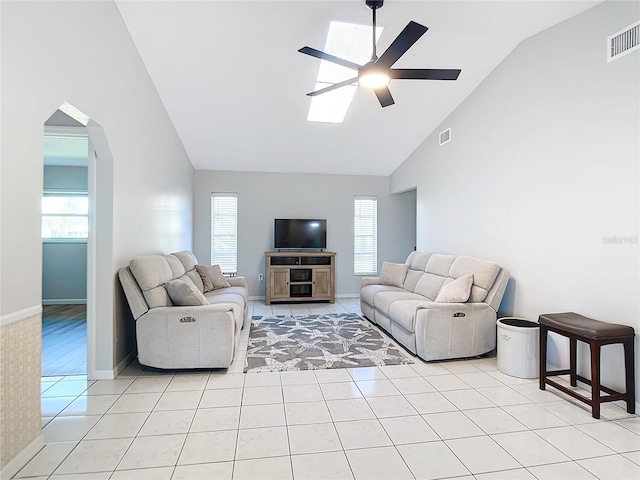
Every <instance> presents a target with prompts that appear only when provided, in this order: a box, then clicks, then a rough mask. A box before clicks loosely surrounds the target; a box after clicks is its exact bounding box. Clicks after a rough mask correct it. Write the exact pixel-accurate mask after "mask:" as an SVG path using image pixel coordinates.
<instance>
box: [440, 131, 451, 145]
mask: <svg viewBox="0 0 640 480" xmlns="http://www.w3.org/2000/svg"><path fill="white" fill-rule="evenodd" d="M450 141H451V128H447V129H446V130H445V131H444V132H440V146H442V145H444V144H445V143H449V142H450Z"/></svg>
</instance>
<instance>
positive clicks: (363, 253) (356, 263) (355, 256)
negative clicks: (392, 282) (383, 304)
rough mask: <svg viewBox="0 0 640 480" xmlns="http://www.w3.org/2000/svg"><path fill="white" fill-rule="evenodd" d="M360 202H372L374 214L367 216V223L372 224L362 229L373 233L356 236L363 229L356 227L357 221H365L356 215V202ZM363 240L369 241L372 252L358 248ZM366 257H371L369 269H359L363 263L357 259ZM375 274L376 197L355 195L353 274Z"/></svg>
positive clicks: (376, 240) (376, 241) (376, 255)
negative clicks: (366, 228) (368, 229)
mask: <svg viewBox="0 0 640 480" xmlns="http://www.w3.org/2000/svg"><path fill="white" fill-rule="evenodd" d="M362 201H374V204H373V205H374V206H373V209H375V212H374V213H373V214H370V215H369V217H370V218H369V221H372V223H371V224H370V225H364V227H368V228H370V229H372V230H373V232H372V233H370V234H368V235H365V234H358V230H359V229H361V228H363V226H362V225H358V222H359V220H360V221H362V220H365V219H366V218H365V219H363V218H360V217H362V215H360V216H359V215H358V202H362ZM373 209H372V210H373ZM363 238H369V239H371V240H370V242H371V244H372V246H373V250H372V251H369V252H367V251H366V250H364V249H362V248H359V246H358V242H359V240H361V239H363ZM366 255H369V256H372V257H373V258H372V260H371V261H370V262H369V264H368V265H367V266H368V267H370V268H369V269H366V268H359V267H362V263H363V262H362V260H361V259H359V258H358V257H359V256H366ZM377 273H378V197H377V196H375V195H355V196H354V201H353V274H354V275H361V276H364V275H377Z"/></svg>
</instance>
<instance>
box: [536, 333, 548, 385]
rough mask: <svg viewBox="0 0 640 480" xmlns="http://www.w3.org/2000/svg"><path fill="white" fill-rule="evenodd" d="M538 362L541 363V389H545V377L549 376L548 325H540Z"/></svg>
mask: <svg viewBox="0 0 640 480" xmlns="http://www.w3.org/2000/svg"><path fill="white" fill-rule="evenodd" d="M538 353H539V354H538V357H539V358H538V362H539V363H540V373H539V374H540V390H545V382H544V381H545V379H546V378H547V327H546V326H545V325H540V352H538Z"/></svg>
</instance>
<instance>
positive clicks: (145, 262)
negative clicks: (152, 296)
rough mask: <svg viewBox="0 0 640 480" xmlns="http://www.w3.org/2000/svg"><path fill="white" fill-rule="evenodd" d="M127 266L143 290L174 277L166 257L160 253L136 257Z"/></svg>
mask: <svg viewBox="0 0 640 480" xmlns="http://www.w3.org/2000/svg"><path fill="white" fill-rule="evenodd" d="M129 268H130V269H131V273H133V276H134V277H135V279H136V282H138V285H139V286H140V289H141V290H142V291H143V292H144V291H146V290H151V289H152V288H155V287H158V286H160V285H163V284H165V283H166V282H168V281H169V280H172V279H173V278H174V277H173V272H172V271H171V267H170V266H169V264H168V263H167V259H166V258H165V257H164V256H162V255H146V256H144V257H136V258H134V259H132V260H131V261H130V262H129ZM149 306H151V305H149Z"/></svg>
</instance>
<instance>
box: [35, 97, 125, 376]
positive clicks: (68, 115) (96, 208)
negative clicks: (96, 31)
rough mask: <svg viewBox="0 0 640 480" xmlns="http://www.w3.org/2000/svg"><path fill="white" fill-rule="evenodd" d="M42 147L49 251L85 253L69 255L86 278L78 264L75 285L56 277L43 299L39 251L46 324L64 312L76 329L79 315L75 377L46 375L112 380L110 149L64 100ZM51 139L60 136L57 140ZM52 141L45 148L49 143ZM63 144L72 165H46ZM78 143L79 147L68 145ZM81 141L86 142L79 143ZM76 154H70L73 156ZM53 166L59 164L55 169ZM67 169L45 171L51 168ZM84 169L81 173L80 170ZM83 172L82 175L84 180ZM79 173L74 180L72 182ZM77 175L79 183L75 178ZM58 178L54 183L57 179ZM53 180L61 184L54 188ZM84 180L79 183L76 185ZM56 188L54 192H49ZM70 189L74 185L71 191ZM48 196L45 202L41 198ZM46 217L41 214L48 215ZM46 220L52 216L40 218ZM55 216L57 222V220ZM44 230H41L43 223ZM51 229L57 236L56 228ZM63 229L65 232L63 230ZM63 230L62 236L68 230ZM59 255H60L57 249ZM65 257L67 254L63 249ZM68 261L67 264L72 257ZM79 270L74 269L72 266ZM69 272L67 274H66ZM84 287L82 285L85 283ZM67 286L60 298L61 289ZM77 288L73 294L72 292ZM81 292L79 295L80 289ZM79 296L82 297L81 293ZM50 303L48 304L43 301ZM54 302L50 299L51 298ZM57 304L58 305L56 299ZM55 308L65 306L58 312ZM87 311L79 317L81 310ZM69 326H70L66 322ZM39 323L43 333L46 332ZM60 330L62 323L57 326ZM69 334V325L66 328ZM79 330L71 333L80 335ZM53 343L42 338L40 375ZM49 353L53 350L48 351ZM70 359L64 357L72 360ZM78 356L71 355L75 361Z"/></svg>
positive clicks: (47, 125) (99, 129) (100, 134)
mask: <svg viewBox="0 0 640 480" xmlns="http://www.w3.org/2000/svg"><path fill="white" fill-rule="evenodd" d="M44 127H45V129H44V132H45V134H44V135H45V136H44V141H45V147H44V149H43V150H44V155H43V158H44V161H43V163H44V168H45V179H44V180H45V185H44V186H43V187H44V188H43V235H46V236H47V237H48V239H49V242H47V243H48V244H51V246H52V247H53V246H59V245H60V244H62V245H63V246H65V245H66V246H67V247H68V248H67V250H71V246H72V245H76V247H74V248H76V253H78V252H79V251H80V250H81V248H77V245H82V246H83V248H84V257H83V256H82V254H80V253H78V254H77V256H74V259H75V261H76V263H80V262H81V260H82V259H83V260H84V284H82V282H81V277H82V275H83V273H82V272H83V270H82V266H80V267H78V268H75V269H73V270H72V271H73V276H74V281H75V283H74V282H72V281H71V278H68V277H69V276H71V274H70V273H68V271H67V273H66V274H61V275H54V281H56V280H55V279H57V282H58V285H55V287H56V288H58V291H57V294H58V297H57V298H49V299H48V298H44V297H47V296H53V293H51V292H55V291H56V290H55V288H53V286H52V285H47V288H46V289H45V282H47V281H49V279H48V278H45V274H47V275H48V273H45V269H47V268H49V260H50V259H49V258H48V257H45V254H44V253H45V252H44V247H43V303H44V305H43V319H48V320H49V321H50V322H54V321H56V320H59V318H56V316H58V317H59V316H60V315H62V316H63V317H66V318H67V319H68V320H73V319H75V320H76V322H75V323H76V324H79V323H81V320H80V319H79V317H82V315H83V313H84V319H85V320H84V325H85V327H84V328H85V332H86V333H85V334H84V338H85V341H84V345H85V346H84V348H85V350H84V351H85V354H84V363H83V364H82V365H81V364H80V361H78V362H77V363H76V367H75V368H76V369H75V370H72V373H67V372H64V373H63V372H62V370H57V371H55V373H53V371H52V370H48V371H47V372H48V373H49V372H51V373H49V374H50V375H54V374H55V375H63V374H73V375H76V374H79V373H77V372H79V371H80V368H82V367H84V370H85V373H86V375H87V379H89V380H109V379H112V378H114V376H115V370H116V369H115V368H114V354H113V351H114V344H115V337H114V318H113V316H114V306H113V304H114V288H113V281H114V272H113V156H112V154H111V150H110V148H109V144H108V142H107V139H106V136H105V133H104V130H103V128H102V127H101V126H100V125H99V124H98V123H96V122H95V121H94V120H92V119H91V118H89V117H88V116H87V115H85V114H84V113H83V112H82V111H80V110H78V109H77V108H76V107H74V106H73V105H71V104H69V103H67V102H65V103H63V104H62V105H61V106H60V107H59V108H58V109H57V110H56V111H55V112H54V113H53V114H52V115H51V116H50V117H49V118H48V119H47V120H46V121H45V125H44ZM54 139H57V140H55V141H54ZM47 142H52V143H53V146H52V147H51V148H49V147H48V146H47V145H46V144H47ZM65 142H66V143H67V145H66V148H63V147H61V149H62V150H63V151H66V152H67V153H66V154H60V155H59V156H60V157H64V156H67V157H69V150H73V149H71V148H70V147H69V145H70V144H73V145H75V147H76V152H77V153H76V155H75V156H76V157H77V158H76V159H75V162H76V163H75V164H74V160H73V159H72V158H67V163H68V164H67V165H60V164H59V163H60V162H62V160H53V159H52V160H50V161H49V160H47V156H48V154H49V156H51V157H53V156H54V155H53V154H52V153H50V152H52V151H54V150H55V148H53V147H55V145H56V144H58V146H61V145H63V144H64V143H65ZM73 142H77V143H73ZM82 142H84V143H82ZM82 156H84V162H85V164H84V165H82V164H80V162H81V160H80V157H82ZM71 157H73V155H71ZM56 163H57V165H55V164H56ZM53 166H55V167H66V168H57V169H49V171H46V170H47V169H48V168H49V167H53ZM82 168H84V169H85V170H84V172H85V173H84V174H83V173H82ZM83 175H84V176H83ZM74 176H77V177H78V179H76V180H77V183H74V180H73V179H72V177H74ZM80 177H82V180H79V178H80ZM56 179H57V180H56ZM56 182H58V183H56ZM81 182H84V183H83V184H82V187H80V186H79V185H81ZM52 185H54V186H55V185H57V187H58V188H59V189H58V190H55V189H51V190H48V187H51V186H52ZM74 185H75V187H74ZM47 196H48V197H50V198H46V197H47ZM45 212H46V213H45ZM46 216H48V217H50V218H48V219H45V217H46ZM55 217H58V218H55ZM46 222H48V224H47V230H46V231H45V223H46ZM54 229H57V230H55V232H54V231H53V230H54ZM61 232H62V233H61ZM65 232H66V233H65ZM65 235H66V236H67V237H70V238H71V239H69V238H66V239H64V240H62V239H61V240H58V241H51V238H52V237H55V236H59V237H65ZM60 252H61V250H60ZM66 253H69V252H66ZM52 258H54V260H53V264H57V266H58V267H60V266H61V265H62V266H64V267H65V268H69V267H70V264H69V263H67V261H66V260H65V257H64V256H63V255H62V254H60V255H55V256H52ZM69 262H71V260H69ZM76 267H77V265H76ZM65 275H66V276H65ZM82 285H83V286H82ZM63 286H64V287H65V288H67V290H64V292H63V293H60V288H61V287H63ZM72 287H75V290H72ZM82 288H84V290H82ZM83 291H84V298H83V297H82V292H83ZM46 300H48V301H46ZM52 300H54V301H52ZM56 300H57V301H56ZM60 305H65V307H61V306H60ZM82 307H84V312H83V311H82ZM71 323H73V322H71ZM45 326H46V325H45V324H44V323H43V333H45V332H44V330H45ZM57 326H58V327H61V325H60V324H58V325H57ZM64 330H65V327H61V328H57V329H56V331H57V333H58V334H60V333H62V332H63V331H64ZM66 330H67V331H69V330H71V328H66ZM79 331H80V330H77V331H76V332H79ZM81 338H82V337H81V334H80V333H77V334H76V338H75V340H74V342H75V343H76V344H81V343H82V341H81V340H80V339H81ZM50 343H51V342H49V341H47V340H45V339H44V338H43V374H44V372H45V363H46V360H47V359H46V355H47V353H49V352H45V348H46V347H47V346H48V345H49V344H50ZM63 345H65V347H64V348H65V349H67V350H70V344H66V343H64V342H63ZM52 350H53V349H52ZM71 357H72V355H69V358H68V359H67V360H69V359H70V358H71ZM79 357H80V355H75V356H74V358H78V359H79ZM63 363H64V361H63V360H60V361H59V365H58V367H60V368H62V364H63ZM73 363H74V362H72V361H70V360H69V361H68V362H67V366H68V367H72V364H73Z"/></svg>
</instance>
